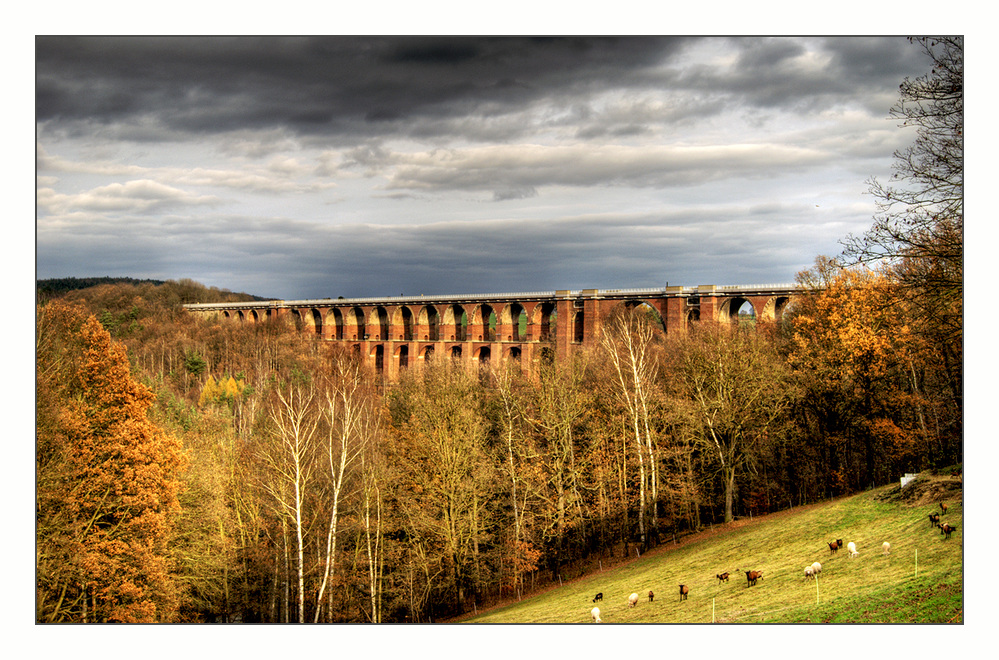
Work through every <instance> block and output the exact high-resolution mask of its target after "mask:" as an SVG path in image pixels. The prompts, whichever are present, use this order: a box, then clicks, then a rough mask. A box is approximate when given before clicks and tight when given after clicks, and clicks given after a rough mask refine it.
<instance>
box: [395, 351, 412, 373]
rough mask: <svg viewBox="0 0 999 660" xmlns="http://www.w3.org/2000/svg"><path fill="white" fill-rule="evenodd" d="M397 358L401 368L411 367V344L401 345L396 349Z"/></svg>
mask: <svg viewBox="0 0 999 660" xmlns="http://www.w3.org/2000/svg"><path fill="white" fill-rule="evenodd" d="M396 358H397V359H398V360H399V370H400V371H402V370H403V369H408V368H409V346H405V345H403V346H400V347H399V349H398V350H397V351H396Z"/></svg>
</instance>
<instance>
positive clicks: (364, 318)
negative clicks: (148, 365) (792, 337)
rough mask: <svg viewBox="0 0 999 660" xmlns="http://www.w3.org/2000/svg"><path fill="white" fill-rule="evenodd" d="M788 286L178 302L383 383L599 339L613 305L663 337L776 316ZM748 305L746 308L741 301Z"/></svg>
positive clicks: (529, 359)
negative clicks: (369, 371) (649, 317)
mask: <svg viewBox="0 0 999 660" xmlns="http://www.w3.org/2000/svg"><path fill="white" fill-rule="evenodd" d="M801 292H802V288H801V287H799V286H797V285H794V284H774V285H751V286H716V285H713V284H712V285H700V286H695V287H683V286H666V287H662V288H651V289H582V290H577V291H569V290H562V291H544V292H534V293H498V294H472V295H419V296H398V297H389V298H336V299H332V298H323V299H318V300H268V301H256V302H243V303H197V304H188V305H184V308H185V309H187V310H188V311H190V312H192V313H196V314H199V315H215V316H219V317H223V318H224V319H227V320H229V321H232V322H237V323H265V322H269V321H278V320H280V321H283V322H286V323H288V325H289V327H294V328H297V329H298V330H299V331H301V332H306V333H310V334H314V335H316V336H317V337H318V338H320V339H322V340H325V341H335V342H342V343H344V344H346V345H350V346H351V347H352V348H353V350H355V351H357V352H358V353H359V354H361V355H363V356H365V359H366V361H367V362H368V364H369V365H370V366H371V367H372V368H373V369H374V370H375V371H376V372H377V373H379V374H380V375H381V376H382V377H384V378H386V379H388V380H389V381H394V380H396V379H398V377H399V373H400V371H401V370H404V369H407V368H411V367H414V366H418V365H420V364H422V363H423V362H424V361H425V360H428V359H430V357H431V356H434V355H437V356H440V355H446V356H448V357H451V358H453V359H458V360H461V361H462V362H464V363H465V364H466V365H467V366H468V367H469V368H470V369H474V368H476V367H478V366H480V365H483V364H485V363H487V362H489V361H491V360H517V361H520V362H521V363H522V364H524V365H525V368H529V367H530V366H531V365H533V364H534V363H535V362H537V360H539V359H540V358H541V356H542V355H543V354H544V353H545V352H553V353H554V357H555V358H556V359H560V358H565V357H566V356H568V355H569V354H570V353H571V352H574V351H576V350H580V349H586V348H592V347H594V346H596V345H598V344H599V342H600V337H601V330H602V326H603V324H604V322H605V321H606V320H607V318H608V317H609V316H610V315H611V313H612V312H613V311H614V309H615V308H616V307H618V306H619V305H625V306H628V307H637V306H641V305H646V306H648V307H649V308H651V309H652V310H655V312H656V313H657V314H658V315H659V320H660V321H661V324H662V328H663V331H664V332H665V333H667V334H671V333H676V332H683V331H685V330H686V328H687V326H688V324H690V323H696V322H735V321H736V320H737V319H738V316H739V311H740V310H741V309H746V310H747V311H748V309H749V308H750V307H751V309H752V314H753V315H754V316H755V317H756V319H757V320H759V321H766V320H773V319H776V318H779V317H780V315H781V314H782V312H783V311H784V309H785V308H786V306H787V304H788V302H789V301H790V300H791V298H792V297H793V296H794V295H796V294H799V293H801ZM747 303H748V307H747Z"/></svg>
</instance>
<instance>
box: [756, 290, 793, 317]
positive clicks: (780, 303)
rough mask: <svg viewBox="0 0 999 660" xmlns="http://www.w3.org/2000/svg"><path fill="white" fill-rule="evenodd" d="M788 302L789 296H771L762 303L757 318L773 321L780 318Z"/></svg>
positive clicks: (789, 300)
mask: <svg viewBox="0 0 999 660" xmlns="http://www.w3.org/2000/svg"><path fill="white" fill-rule="evenodd" d="M790 302H791V298H790V296H773V297H771V298H768V299H767V302H766V303H764V305H763V309H762V310H760V314H759V319H760V320H761V321H775V320H778V319H780V318H782V317H783V316H784V312H785V311H787V306H788V304H789V303H790Z"/></svg>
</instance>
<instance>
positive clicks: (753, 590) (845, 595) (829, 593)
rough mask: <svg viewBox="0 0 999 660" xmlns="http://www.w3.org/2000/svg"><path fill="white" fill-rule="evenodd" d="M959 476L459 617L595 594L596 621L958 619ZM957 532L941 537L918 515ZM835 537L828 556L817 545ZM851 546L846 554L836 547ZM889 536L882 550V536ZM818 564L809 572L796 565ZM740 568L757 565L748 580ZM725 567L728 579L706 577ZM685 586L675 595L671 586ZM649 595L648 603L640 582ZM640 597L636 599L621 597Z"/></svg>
mask: <svg viewBox="0 0 999 660" xmlns="http://www.w3.org/2000/svg"><path fill="white" fill-rule="evenodd" d="M961 498H962V491H961V483H960V481H959V480H958V479H957V478H956V477H952V476H950V475H942V476H933V477H930V476H927V477H920V478H919V479H917V480H916V481H915V482H913V483H911V484H909V485H908V486H907V487H906V489H905V490H904V491H903V490H901V489H900V488H899V486H898V485H895V486H887V487H883V488H878V489H875V490H872V491H869V492H866V493H862V494H859V495H855V496H851V497H846V498H842V499H839V500H834V501H831V502H826V503H822V504H817V505H811V506H808V507H799V508H797V509H794V510H791V511H787V512H782V513H776V514H772V515H769V516H765V517H761V518H756V519H754V520H752V521H745V520H740V521H736V522H734V523H730V524H728V525H725V526H723V527H720V528H715V530H714V531H713V532H706V533H701V534H698V535H696V536H693V537H691V538H690V539H688V540H687V541H686V542H684V543H682V544H681V545H679V546H672V545H671V546H668V547H665V548H659V549H657V550H655V551H653V552H649V553H646V554H645V555H643V556H642V557H641V558H640V559H636V560H634V561H632V562H630V563H629V564H626V565H623V566H619V567H617V568H615V569H613V570H605V571H602V572H598V573H595V574H591V575H588V576H586V577H583V578H580V579H578V580H576V581H574V582H572V583H570V584H565V585H564V586H562V587H560V588H556V589H552V590H550V591H548V592H546V593H543V594H539V595H536V596H533V597H531V598H528V599H524V600H523V601H521V602H519V603H513V604H510V605H506V606H502V607H498V608H495V609H493V610H490V611H488V612H482V613H480V614H479V615H478V616H475V617H472V618H469V619H465V622H469V623H589V622H590V621H591V618H590V610H591V609H592V607H593V604H592V603H591V602H590V601H591V599H592V598H593V596H594V594H596V593H597V592H603V594H604V599H603V601H602V602H598V603H597V606H599V607H600V612H601V618H602V619H603V622H604V623H711V622H712V621H714V622H719V623H723V622H735V623H948V622H953V623H961V622H962V621H963V533H964V524H963V512H964V507H963V504H962V499H961ZM941 501H944V502H947V504H948V506H949V508H948V511H947V513H946V514H945V515H943V516H942V517H941V522H948V523H950V524H951V525H953V526H956V527H957V528H958V531H956V532H955V533H953V534H952V535H951V537H950V538H949V539H944V537H943V536H942V535H941V533H940V530H939V529H936V528H935V527H934V528H931V527H930V522H929V519H928V514H930V513H934V512H937V513H939V511H940V508H939V503H940V502H941ZM837 538H840V539H843V544H844V547H843V549H841V550H839V551H838V552H836V553H835V554H833V553H830V551H829V547H828V545H827V542H828V541H832V540H835V539H837ZM850 541H853V542H855V543H856V544H857V550H858V552H859V553H860V556H859V557H856V558H851V557H850V555H849V553H848V552H847V549H846V544H847V543H849V542H850ZM884 541H888V542H890V543H891V554H890V555H889V556H884V555H883V554H882V549H881V544H882V543H883V542H884ZM814 561H818V562H820V563H821V564H822V572H821V574H820V575H819V577H818V580H817V581H816V580H812V579H809V578H806V577H805V576H804V567H805V566H806V565H809V564H811V563H812V562H814ZM737 569H741V570H744V571H745V570H762V571H763V579H761V580H759V581H758V582H757V584H756V586H753V587H749V586H747V581H746V576H745V575H744V574H743V573H736V570H737ZM724 571H729V572H731V573H732V576H731V578H730V580H729V582H727V583H725V582H722V583H719V581H718V580H717V579H715V574H717V573H722V572H724ZM680 584H686V585H688V586H689V589H690V593H689V595H688V598H687V600H685V601H680V599H679V585H680ZM650 589H651V590H653V591H654V592H655V600H654V602H649V600H648V592H649V590H650ZM632 592H636V593H638V594H639V596H640V599H639V603H638V605H637V606H636V607H634V608H631V607H629V606H628V596H629V594H631V593H632Z"/></svg>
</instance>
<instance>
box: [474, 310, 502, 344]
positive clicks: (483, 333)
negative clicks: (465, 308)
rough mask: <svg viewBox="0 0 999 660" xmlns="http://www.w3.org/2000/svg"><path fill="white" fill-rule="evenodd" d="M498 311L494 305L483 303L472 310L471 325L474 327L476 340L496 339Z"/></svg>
mask: <svg viewBox="0 0 999 660" xmlns="http://www.w3.org/2000/svg"><path fill="white" fill-rule="evenodd" d="M496 322H497V317H496V312H495V311H494V310H493V307H492V305H489V304H487V303H482V304H481V305H478V306H477V307H476V308H475V309H473V310H472V319H471V321H470V322H469V324H468V325H469V326H470V327H471V329H472V333H473V336H472V340H474V341H496Z"/></svg>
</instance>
